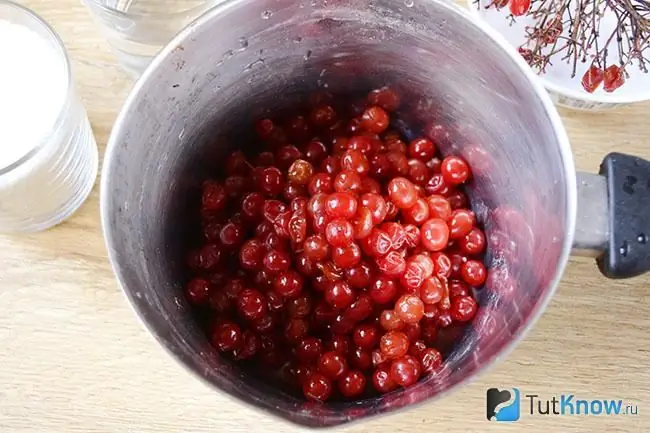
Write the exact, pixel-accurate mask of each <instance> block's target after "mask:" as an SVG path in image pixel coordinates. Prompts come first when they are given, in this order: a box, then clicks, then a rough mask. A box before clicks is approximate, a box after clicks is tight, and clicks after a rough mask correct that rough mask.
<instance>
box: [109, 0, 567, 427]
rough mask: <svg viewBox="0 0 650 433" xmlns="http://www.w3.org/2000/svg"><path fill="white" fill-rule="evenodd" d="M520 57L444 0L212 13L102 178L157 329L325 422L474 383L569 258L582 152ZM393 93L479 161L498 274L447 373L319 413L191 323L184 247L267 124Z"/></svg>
mask: <svg viewBox="0 0 650 433" xmlns="http://www.w3.org/2000/svg"><path fill="white" fill-rule="evenodd" d="M513 57H514V56H513V54H511V53H509V52H507V51H506V50H505V49H504V48H502V46H501V45H500V43H499V42H497V41H495V40H494V39H493V38H492V37H491V36H489V35H488V34H487V33H486V32H485V31H484V30H482V29H481V28H479V26H478V25H477V24H474V23H473V22H472V21H471V19H470V18H468V17H467V16H466V15H465V14H464V13H463V12H461V11H460V10H459V9H457V8H455V7H454V6H449V5H447V4H444V3H439V2H436V1H424V0H423V1H417V0H412V1H406V2H399V1H394V0H376V1H374V2H367V1H360V0H353V1H345V2H341V1H337V0H329V1H327V2H325V1H315V2H312V3H311V4H310V3H309V2H302V3H300V2H296V1H289V0H282V1H270V0H241V1H227V2H225V3H224V4H223V5H222V6H220V7H219V8H216V9H215V10H213V11H211V12H209V13H208V14H206V15H205V16H203V17H202V18H200V19H199V20H198V21H197V22H195V23H194V24H192V25H191V26H190V27H189V28H188V29H186V30H185V31H184V32H182V33H181V35H179V37H177V38H176V39H175V40H174V41H173V42H172V43H171V44H170V45H169V46H168V47H167V48H166V49H165V50H163V52H162V53H161V55H160V56H159V57H158V58H157V59H156V60H155V61H154V63H153V65H152V66H151V67H150V68H149V69H148V70H147V71H146V73H145V74H144V76H143V77H142V78H141V79H140V81H139V82H138V83H137V85H136V86H135V89H134V90H133V93H132V94H131V96H130V98H129V100H128V101H127V104H126V106H125V107H124V109H123V112H122V113H121V115H120V117H119V119H118V121H117V123H116V125H115V128H114V131H113V133H112V136H111V140H110V144H109V150H108V153H107V161H106V166H105V167H104V173H103V177H104V179H103V185H102V215H103V222H104V226H105V233H106V237H107V243H108V246H109V251H110V255H111V259H112V262H113V265H114V269H115V271H116V273H117V275H118V278H119V280H120V282H121V284H122V287H123V288H124V290H125V292H126V293H127V295H128V296H129V298H130V300H131V302H132V303H133V304H134V306H135V308H136V311H137V312H138V314H139V315H140V316H141V317H142V318H143V320H144V322H145V324H146V325H147V326H148V328H149V329H150V330H151V331H152V332H153V333H154V334H155V335H156V337H157V338H158V340H159V341H160V342H161V343H162V344H163V345H164V346H165V347H167V349H169V350H170V351H171V352H172V353H173V355H174V357H175V358H176V359H177V360H179V361H180V362H181V363H182V364H184V365H185V366H186V367H188V368H189V369H190V370H192V371H193V372H194V373H196V374H197V375H198V376H200V377H202V378H203V379H205V380H206V381H207V382H209V383H210V384H212V385H214V386H215V387H216V388H219V389H221V390H222V391H224V392H226V393H228V394H230V395H231V396H234V397H236V398H238V399H241V400H242V401H245V402H247V403H250V404H253V405H255V406H257V407H259V408H262V409H264V410H266V411H268V412H270V413H273V414H275V415H277V416H280V417H282V418H284V419H287V420H289V421H292V422H295V423H298V424H301V425H305V426H311V427H322V426H331V425H337V424H341V423H346V422H349V421H351V420H355V419H358V418H360V417H366V416H372V415H376V414H381V413H386V412H389V411H393V410H396V409H399V408H401V407H403V406H405V405H408V404H414V403H420V402H423V401H425V400H427V399H429V398H431V397H434V396H437V395H440V394H442V393H444V392H445V391H448V390H450V389H452V388H454V387H455V386H457V385H458V384H460V383H462V382H464V381H465V380H467V379H469V378H471V377H472V376H473V375H474V374H475V373H476V372H477V370H479V369H481V368H482V367H484V366H486V365H487V364H489V363H490V362H491V361H492V360H494V359H495V358H496V357H497V356H498V355H501V354H503V352H504V351H505V350H506V349H507V348H508V347H509V346H510V345H511V343H512V342H513V340H515V339H517V338H518V337H519V336H521V335H522V333H523V331H524V330H525V328H526V325H527V324H529V323H530V322H531V321H532V320H533V318H534V316H536V315H537V313H538V312H539V311H540V310H541V309H542V308H543V306H544V304H545V302H546V301H547V300H548V297H549V296H550V294H551V293H552V290H553V288H554V286H555V282H556V281H557V278H558V276H559V273H560V272H561V270H562V268H563V266H564V264H565V261H566V255H567V251H568V249H569V247H570V238H571V236H570V234H569V233H570V229H571V227H572V226H571V224H572V218H573V212H574V208H575V202H574V201H575V198H574V192H573V190H572V185H573V183H572V182H573V181H572V180H571V179H572V177H573V176H574V174H573V173H572V161H571V157H570V155H569V154H568V152H569V148H568V145H567V143H566V138H565V137H564V135H563V134H564V132H563V131H562V130H561V126H559V125H558V124H557V123H556V122H557V119H556V117H557V116H556V114H555V113H554V112H552V111H549V109H548V107H547V106H545V103H544V100H543V99H542V98H540V94H539V89H537V88H535V87H534V86H533V85H531V82H530V80H529V78H528V77H527V76H526V75H525V74H524V72H522V69H521V68H520V65H518V64H517V63H516V62H515V61H514V60H513ZM386 85H388V86H391V87H393V88H394V89H396V90H397V91H398V92H399V93H400V95H401V100H402V101H403V102H402V105H401V106H400V108H399V110H398V111H397V113H396V115H395V119H396V120H395V122H394V124H393V126H394V127H395V128H397V129H398V130H400V131H401V132H402V133H403V134H404V135H405V136H406V137H407V138H409V139H410V138H413V137H416V136H420V135H425V136H429V137H431V138H432V139H433V140H434V141H435V143H436V144H437V145H438V146H439V148H440V149H441V150H442V152H443V153H444V154H447V153H450V152H454V153H457V154H460V155H462V156H464V157H465V158H466V159H467V160H468V161H469V163H470V164H471V165H472V167H473V171H474V181H473V183H472V185H471V186H470V187H469V189H468V193H469V196H470V198H471V203H472V207H473V209H474V211H475V212H476V215H477V216H478V218H479V220H480V221H481V223H482V224H483V225H484V227H485V229H486V232H487V234H488V238H489V242H488V244H489V247H488V249H489V251H488V254H487V256H486V262H487V264H488V265H489V266H490V267H491V274H494V275H492V276H491V278H490V280H489V283H488V287H486V288H483V289H481V290H479V291H478V299H479V302H480V305H481V308H480V310H479V313H478V315H477V317H476V318H475V320H474V321H473V323H472V325H471V326H470V327H469V328H467V330H466V331H464V334H463V337H462V340H461V341H460V342H459V343H458V344H456V345H455V346H454V347H453V348H452V349H451V350H450V352H449V354H448V357H447V359H446V361H445V366H444V368H443V370H442V371H441V373H440V374H437V375H435V376H432V377H428V378H426V379H424V380H422V381H420V382H419V383H418V384H417V385H416V386H414V387H412V388H409V389H408V390H397V391H394V392H392V393H389V394H387V395H385V396H382V397H377V398H371V399H367V400H365V401H362V402H358V403H354V404H352V403H331V404H327V405H323V406H315V405H307V404H305V403H304V401H303V400H302V398H300V397H299V396H296V395H293V394H291V393H289V392H287V391H284V390H281V389H279V388H277V387H274V386H272V385H269V384H267V383H266V382H265V381H262V380H259V379H258V378H257V377H256V375H255V372H251V371H243V370H241V369H239V368H238V367H236V366H235V365H232V364H231V363H230V362H228V361H226V360H225V359H223V358H221V357H219V356H218V355H217V354H216V353H215V351H214V350H213V349H212V348H211V346H210V344H209V342H208V340H207V339H206V337H205V335H204V334H203V333H202V332H201V330H200V329H199V326H198V325H197V323H196V322H195V320H194V319H193V318H192V316H191V310H190V307H189V306H188V304H187V303H186V301H185V300H184V298H183V295H182V288H183V284H184V282H185V278H186V276H185V268H184V266H185V259H184V257H183V255H182V253H183V251H185V248H186V245H187V244H188V242H189V243H191V242H192V241H193V238H194V237H195V236H196V233H197V231H198V230H199V228H198V227H197V222H196V221H197V220H196V214H197V212H196V205H195V204H193V203H197V202H198V200H199V199H198V191H199V186H200V183H201V181H202V180H203V179H204V178H205V177H206V176H215V175H218V173H219V171H218V168H217V167H219V166H220V164H222V162H223V160H224V157H225V155H226V154H227V153H228V152H229V151H231V150H232V149H244V150H246V152H253V153H254V152H255V151H256V149H258V147H257V146H258V143H259V141H258V140H257V139H256V137H255V136H254V127H253V125H254V122H255V121H256V120H258V119H260V118H264V117H276V116H277V115H279V114H282V113H285V112H287V110H290V109H294V108H296V107H305V106H309V104H310V95H313V94H314V92H320V93H323V92H326V93H329V94H331V95H333V97H334V101H336V102H335V105H341V104H345V103H346V101H350V100H353V99H355V98H356V97H358V96H360V95H363V94H365V93H367V92H368V91H369V90H371V89H374V88H378V87H382V86H386ZM554 116H555V117H554ZM558 128H559V129H558ZM456 332H459V330H458V329H454V328H450V329H444V330H440V333H441V334H442V335H445V334H447V336H449V335H452V334H453V333H456Z"/></svg>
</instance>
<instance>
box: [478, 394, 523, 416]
mask: <svg viewBox="0 0 650 433" xmlns="http://www.w3.org/2000/svg"><path fill="white" fill-rule="evenodd" d="M485 403H486V414H487V419H488V420H489V421H502V422H512V421H518V420H519V389H518V388H510V389H504V390H499V389H498V388H490V389H488V390H487V392H486V394H485Z"/></svg>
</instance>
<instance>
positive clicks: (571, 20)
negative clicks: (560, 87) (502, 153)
mask: <svg viewBox="0 0 650 433" xmlns="http://www.w3.org/2000/svg"><path fill="white" fill-rule="evenodd" d="M479 1H480V0H476V1H475V3H477V4H478V3H479ZM485 8H487V9H497V10H501V9H504V10H505V11H507V12H508V16H507V19H508V20H510V23H511V24H514V23H515V22H516V20H517V19H519V18H522V17H525V18H528V19H530V20H531V25H527V26H526V28H525V32H526V34H525V42H524V43H523V44H522V45H521V46H519V48H518V50H519V53H520V54H521V55H522V57H524V59H525V60H526V62H528V64H529V65H530V66H531V68H533V70H534V71H535V72H537V73H538V74H540V75H541V74H544V73H545V72H546V70H547V68H548V67H549V66H552V65H553V63H554V62H565V63H567V64H569V65H570V66H571V73H570V78H572V79H574V78H576V75H577V69H578V65H579V64H581V63H582V64H585V63H586V64H588V65H589V67H588V68H587V70H586V72H585V73H584V74H583V75H582V77H581V78H580V79H581V84H582V87H583V88H584V90H585V91H587V92H589V93H593V92H595V91H596V90H597V89H598V88H599V87H600V86H601V85H602V88H603V90H604V91H605V92H608V93H611V92H614V91H615V90H617V89H619V88H620V87H621V86H623V85H624V84H625V81H626V78H629V70H630V68H638V69H639V70H640V71H641V72H642V73H644V74H647V73H648V63H649V62H650V57H648V54H649V48H650V1H649V0H561V1H558V0H490V1H489V3H487V4H486V6H485ZM606 18H607V19H608V20H609V19H613V20H614V23H615V24H614V26H613V27H611V28H608V27H609V26H605V25H604V22H605V19H606Z"/></svg>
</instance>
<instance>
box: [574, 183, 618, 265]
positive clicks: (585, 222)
mask: <svg viewBox="0 0 650 433" xmlns="http://www.w3.org/2000/svg"><path fill="white" fill-rule="evenodd" d="M577 177H578V213H577V216H576V231H575V235H574V237H573V251H572V253H573V254H574V255H579V256H585V257H598V256H600V255H602V254H603V252H604V251H605V248H606V247H607V240H608V239H609V205H608V201H607V179H606V178H605V177H604V176H601V175H598V174H593V173H584V172H578V173H577Z"/></svg>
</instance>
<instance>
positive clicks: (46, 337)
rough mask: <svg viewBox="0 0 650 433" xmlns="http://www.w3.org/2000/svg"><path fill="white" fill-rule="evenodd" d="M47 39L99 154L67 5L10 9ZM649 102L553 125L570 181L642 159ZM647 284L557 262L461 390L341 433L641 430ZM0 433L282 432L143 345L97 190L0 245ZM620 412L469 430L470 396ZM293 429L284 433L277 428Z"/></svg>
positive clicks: (91, 57)
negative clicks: (65, 63) (603, 166)
mask: <svg viewBox="0 0 650 433" xmlns="http://www.w3.org/2000/svg"><path fill="white" fill-rule="evenodd" d="M25 3H26V4H27V5H28V6H30V7H31V8H33V9H34V10H36V11H37V12H38V13H39V14H41V15H42V16H43V17H44V18H45V19H46V20H48V21H49V22H50V23H51V24H52V25H53V26H54V27H55V28H56V30H57V31H58V32H59V33H60V35H61V37H62V38H63V40H64V41H65V44H66V45H67V47H68V49H69V52H70V56H71V58H72V62H73V67H74V73H75V76H76V81H77V83H78V88H79V93H80V94H81V98H82V99H83V102H84V104H85V106H86V108H87V110H88V114H89V117H90V120H91V123H92V126H93V129H94V132H95V135H96V137H97V142H98V144H99V146H100V154H103V150H104V147H105V143H106V140H107V137H108V134H109V131H110V128H111V125H112V123H113V121H114V119H115V116H116V114H117V112H118V110H119V108H120V105H121V103H122V101H123V100H124V98H125V96H126V94H127V92H128V90H129V88H130V86H131V82H130V80H129V79H128V78H127V76H126V74H124V73H123V72H121V71H120V70H119V68H118V67H117V66H116V63H115V61H114V59H113V57H112V56H111V54H110V53H109V50H108V47H107V45H106V43H105V42H104V41H103V39H101V37H100V36H99V35H98V33H97V32H96V29H95V27H94V26H93V24H92V22H91V20H90V16H89V15H88V13H87V12H86V10H85V9H84V8H83V6H82V5H81V4H80V2H79V1H78V0H61V1H56V2H55V1H52V0H49V1H45V0H29V1H27V2H25ZM649 113H650V104H648V103H645V104H639V105H635V106H631V107H627V108H622V109H619V110H617V111H613V112H606V113H601V114H589V113H577V112H570V111H562V115H563V117H564V119H565V121H566V126H567V129H568V131H569V134H570V137H571V140H572V143H573V146H574V150H575V158H576V164H577V167H578V168H579V169H582V170H596V169H597V168H598V165H599V162H600V160H601V158H602V157H603V156H604V155H605V154H606V153H607V152H609V151H613V150H616V151H621V152H628V153H633V154H637V155H640V156H642V157H645V158H650V123H648V114H649ZM649 283H650V277H648V276H645V277H641V278H637V279H634V280H629V281H608V280H606V279H604V278H603V277H601V276H600V274H599V273H598V272H597V271H596V268H595V267H594V265H593V263H592V262H591V261H587V260H573V261H572V262H571V263H570V265H569V267H568V269H567V272H566V275H565V277H564V280H563V281H562V283H561V285H560V288H559V291H558V293H557V296H556V297H555V298H554V299H553V301H552V302H551V304H550V307H549V308H548V311H547V312H546V313H545V314H544V316H543V317H542V319H541V320H540V321H539V323H538V324H537V326H536V327H535V328H534V330H533V331H532V332H531V333H530V334H529V335H528V336H527V338H526V339H525V340H524V341H523V342H522V343H521V344H520V345H519V346H518V348H517V349H516V350H515V351H514V352H513V353H512V354H511V355H510V356H509V357H508V358H507V359H506V360H505V361H504V362H502V363H501V364H499V365H498V366H497V367H495V368H493V369H492V370H491V371H490V372H489V373H487V374H485V375H483V376H481V377H480V378H478V379H477V380H475V381H474V382H473V383H472V384H471V385H470V386H467V387H465V388H464V389H462V390H461V391H460V392H457V393H455V394H454V395H452V396H450V397H447V398H446V399H444V400H443V401H440V402H438V403H436V404H429V405H424V406H422V407H419V408H416V409H413V410H409V411H407V412H403V413H400V414H397V415H394V416H389V417H384V418H379V419H377V420H373V421H370V422H369V423H367V424H360V425H352V426H349V427H346V428H345V429H344V430H345V431H347V432H365V431H386V432H395V433H397V432H410V433H413V432H422V433H424V432H438V431H445V432H479V431H480V432H482V431H488V432H502V431H506V430H509V431H527V432H543V433H547V432H550V431H558V432H560V431H564V432H590V431H608V432H626V433H627V432H642V431H646V432H647V431H650V416H648V415H647V411H648V410H649V409H648V408H649V407H650V406H649V404H650V368H649V367H650V338H648V333H649V332H650V302H648V301H649V300H650V297H649V296H648V293H649V290H650V287H648V286H649ZM0 303H1V305H2V310H0V432H3V433H4V432H10V433H18V432H51V433H54V432H61V433H63V432H83V433H91V432H106V433H108V432H111V433H113V432H115V433H117V432H120V433H122V432H156V433H171V432H174V433H179V432H211V433H212V432H263V431H273V430H274V431H281V432H285V431H290V429H289V428H288V427H286V425H284V424H281V423H279V422H277V421H275V420H272V419H259V417H257V413H253V412H251V411H250V410H249V409H247V408H244V407H242V406H240V405H239V404H237V403H236V402H233V401H229V400H228V399H226V398H225V397H223V396H221V395H216V394H215V393H214V392H212V391H211V390H210V389H208V388H207V387H206V386H204V385H203V384H202V383H200V382H199V381H197V380H196V379H194V378H193V377H192V376H191V375H190V374H189V373H187V372H186V371H185V370H184V369H183V368H181V367H180V366H179V365H178V364H176V363H175V361H173V360H172V359H171V358H170V357H169V356H168V355H167V354H166V353H164V352H163V350H162V349H161V348H160V347H159V346H158V345H157V343H155V342H154V341H153V339H152V338H151V337H149V336H148V334H147V332H145V330H144V329H143V327H142V326H141V325H140V324H139V322H138V321H137V320H136V319H135V317H134V315H133V314H132V311H131V309H130V307H129V305H128V303H127V301H126V299H125V298H124V297H123V295H122V294H121V292H120V291H119V289H118V287H117V284H116V281H115V279H114V277H113V275H112V272H111V270H110V267H109V264H108V262H107V258H106V252H105V249H104V244H103V240H102V235H101V230H100V224H99V206H98V191H97V188H96V189H95V191H94V192H93V194H92V195H91V197H90V199H89V200H88V202H87V203H86V204H85V205H84V206H83V207H82V208H81V210H80V211H79V212H78V213H77V214H76V215H75V216H74V217H73V218H72V219H70V220H69V221H67V222H65V223H64V224H62V225H60V226H59V227H56V228H54V229H52V230H50V231H47V232H44V233H39V234H34V235H30V236H4V237H0ZM492 386H499V387H501V386H504V387H505V386H519V387H520V388H521V389H522V392H525V393H526V392H527V393H530V392H535V393H539V394H541V395H547V396H549V397H550V395H551V394H559V393H563V392H565V393H576V394H578V395H580V396H584V397H588V398H597V397H600V398H603V397H606V398H618V397H620V398H626V399H631V400H634V401H636V402H638V404H639V415H638V416H636V417H559V416H556V417H540V416H538V417H530V416H528V417H527V416H525V415H524V416H523V418H522V420H521V421H520V422H519V423H516V424H513V425H503V424H495V423H490V422H488V421H486V420H485V402H484V399H485V390H486V388H488V387H492ZM291 431H293V430H291Z"/></svg>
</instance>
